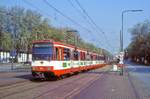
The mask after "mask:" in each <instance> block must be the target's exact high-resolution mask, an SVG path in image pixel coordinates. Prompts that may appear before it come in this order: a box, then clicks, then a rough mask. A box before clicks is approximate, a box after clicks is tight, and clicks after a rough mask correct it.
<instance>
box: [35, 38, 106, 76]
mask: <svg viewBox="0 0 150 99" xmlns="http://www.w3.org/2000/svg"><path fill="white" fill-rule="evenodd" d="M105 65H106V64H105V56H104V55H100V54H97V53H94V52H90V51H87V50H84V49H82V48H78V47H76V46H73V45H68V44H63V43H61V42H55V41H52V40H39V41H34V42H33V48H32V75H33V76H34V77H44V78H51V77H54V76H56V77H60V76H63V75H68V74H73V73H77V72H81V71H86V70H91V69H96V68H99V67H102V66H105Z"/></svg>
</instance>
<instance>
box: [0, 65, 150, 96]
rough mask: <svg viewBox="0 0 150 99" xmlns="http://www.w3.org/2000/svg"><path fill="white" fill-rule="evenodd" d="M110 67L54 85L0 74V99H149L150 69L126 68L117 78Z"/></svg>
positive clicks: (27, 75)
mask: <svg viewBox="0 0 150 99" xmlns="http://www.w3.org/2000/svg"><path fill="white" fill-rule="evenodd" d="M110 69H111V66H106V67H103V68H99V69H96V70H91V71H88V72H84V73H79V74H78V75H73V76H70V77H67V78H64V79H61V80H57V81H46V80H44V79H43V80H34V79H33V78H32V76H31V73H30V72H1V73H0V99H150V93H149V92H150V85H149V83H150V75H149V73H150V67H148V66H139V65H138V66H137V65H136V64H128V66H126V72H125V73H124V75H123V76H120V75H119V73H117V72H112V71H110Z"/></svg>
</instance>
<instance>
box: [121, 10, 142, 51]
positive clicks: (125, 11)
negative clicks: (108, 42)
mask: <svg viewBox="0 0 150 99" xmlns="http://www.w3.org/2000/svg"><path fill="white" fill-rule="evenodd" d="M141 11H143V10H124V11H122V30H121V33H120V50H121V52H123V15H124V13H127V12H141Z"/></svg>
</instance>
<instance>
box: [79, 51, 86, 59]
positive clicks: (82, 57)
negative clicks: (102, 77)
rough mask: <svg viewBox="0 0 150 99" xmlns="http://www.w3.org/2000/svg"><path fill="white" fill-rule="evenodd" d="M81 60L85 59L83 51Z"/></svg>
mask: <svg viewBox="0 0 150 99" xmlns="http://www.w3.org/2000/svg"><path fill="white" fill-rule="evenodd" d="M80 56H81V60H85V53H84V52H81V55H80Z"/></svg>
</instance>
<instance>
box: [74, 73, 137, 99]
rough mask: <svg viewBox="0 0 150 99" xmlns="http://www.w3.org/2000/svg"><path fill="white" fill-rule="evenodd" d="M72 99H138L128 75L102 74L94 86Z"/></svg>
mask: <svg viewBox="0 0 150 99" xmlns="http://www.w3.org/2000/svg"><path fill="white" fill-rule="evenodd" d="M73 99H140V98H139V96H138V94H137V92H136V90H135V89H134V86H133V84H132V83H131V81H130V79H129V77H128V74H127V73H124V75H123V76H120V75H119V74H118V73H116V72H107V73H104V74H103V76H101V77H100V78H99V79H98V80H96V81H95V82H94V84H92V85H90V86H88V87H87V88H85V89H84V90H83V91H81V93H79V94H77V95H75V96H74V97H73Z"/></svg>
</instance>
